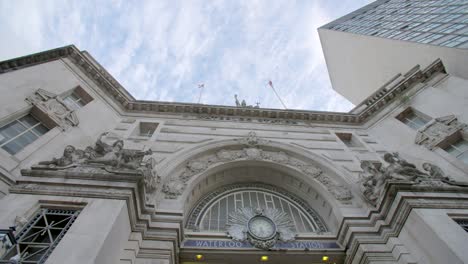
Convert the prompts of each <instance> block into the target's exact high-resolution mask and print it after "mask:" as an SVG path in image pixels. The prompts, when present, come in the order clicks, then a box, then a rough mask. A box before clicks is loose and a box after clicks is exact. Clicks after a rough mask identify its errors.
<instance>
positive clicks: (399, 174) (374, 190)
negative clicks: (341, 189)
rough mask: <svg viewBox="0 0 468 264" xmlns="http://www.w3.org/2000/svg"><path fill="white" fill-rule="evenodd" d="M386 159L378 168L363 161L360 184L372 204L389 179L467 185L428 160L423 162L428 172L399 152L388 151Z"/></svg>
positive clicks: (421, 184) (428, 184) (375, 203)
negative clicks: (405, 158)
mask: <svg viewBox="0 0 468 264" xmlns="http://www.w3.org/2000/svg"><path fill="white" fill-rule="evenodd" d="M384 160H385V161H386V162H388V163H389V165H388V166H387V167H385V168H384V167H382V168H377V167H376V166H375V165H374V164H373V163H372V162H370V161H361V168H362V170H363V172H362V173H361V175H360V178H361V179H360V181H359V184H360V188H361V191H362V194H363V196H364V198H365V199H366V200H367V201H368V202H369V203H370V204H372V205H377V203H378V200H379V199H380V198H381V197H382V193H383V189H384V188H385V183H386V182H387V181H406V182H410V183H412V184H414V185H418V186H425V187H427V186H429V187H437V186H439V187H440V186H447V185H458V186H466V184H465V183H461V182H454V181H453V180H451V179H450V178H449V177H447V176H446V175H445V173H444V172H443V171H442V169H441V168H440V167H438V166H436V165H434V164H431V163H428V162H426V163H423V164H422V167H423V169H424V170H425V171H427V172H428V174H427V173H424V172H422V171H420V170H419V169H418V168H417V167H416V166H415V165H414V164H412V163H409V162H407V161H406V160H404V159H402V158H400V156H399V154H398V153H386V154H385V155H384Z"/></svg>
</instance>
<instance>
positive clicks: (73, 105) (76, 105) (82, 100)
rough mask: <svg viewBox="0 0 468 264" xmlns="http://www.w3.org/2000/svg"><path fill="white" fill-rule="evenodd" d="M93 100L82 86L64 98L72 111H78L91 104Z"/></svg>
mask: <svg viewBox="0 0 468 264" xmlns="http://www.w3.org/2000/svg"><path fill="white" fill-rule="evenodd" d="M92 100H93V98H92V97H91V96H90V95H89V94H88V93H87V92H86V91H85V90H84V89H83V88H81V87H80V86H78V87H76V88H75V89H73V91H72V92H71V93H70V94H68V95H66V96H65V97H64V98H63V102H64V103H65V104H66V105H67V106H68V107H69V108H70V109H71V110H78V109H80V108H81V107H83V106H85V105H86V104H88V103H89V102H91V101H92Z"/></svg>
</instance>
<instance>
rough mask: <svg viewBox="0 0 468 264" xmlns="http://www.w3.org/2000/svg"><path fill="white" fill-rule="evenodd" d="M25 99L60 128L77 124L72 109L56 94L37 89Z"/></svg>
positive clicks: (76, 118)
mask: <svg viewBox="0 0 468 264" xmlns="http://www.w3.org/2000/svg"><path fill="white" fill-rule="evenodd" d="M26 101H27V102H28V103H30V104H31V105H33V106H35V107H37V108H38V109H39V111H41V112H42V113H44V114H45V115H47V116H48V117H49V118H50V119H51V120H52V121H53V122H54V123H56V124H57V125H58V126H60V127H61V128H62V130H66V129H67V128H69V127H70V126H77V125H78V124H79V120H78V117H77V116H76V114H75V112H74V111H73V109H70V108H69V107H68V106H67V105H66V104H65V103H64V102H63V100H62V99H61V98H60V96H58V95H57V94H54V93H51V92H48V91H46V90H43V89H38V90H36V92H34V94H33V95H32V96H29V97H27V98H26Z"/></svg>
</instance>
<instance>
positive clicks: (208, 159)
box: [162, 132, 353, 202]
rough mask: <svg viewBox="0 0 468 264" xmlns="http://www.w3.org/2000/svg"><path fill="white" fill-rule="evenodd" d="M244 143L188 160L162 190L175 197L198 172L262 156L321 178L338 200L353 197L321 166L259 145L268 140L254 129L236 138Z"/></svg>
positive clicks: (346, 199)
mask: <svg viewBox="0 0 468 264" xmlns="http://www.w3.org/2000/svg"><path fill="white" fill-rule="evenodd" d="M236 141H237V142H239V143H240V144H242V145H244V146H245V147H244V148H242V149H238V150H233V149H221V150H218V151H216V152H215V153H213V154H210V155H208V156H205V157H201V158H198V159H194V160H191V161H189V162H187V164H186V166H185V168H184V170H183V172H182V174H181V175H180V176H179V177H175V178H170V179H168V181H167V182H166V183H165V184H164V186H163V189H162V191H163V193H165V197H166V198H167V199H175V198H177V196H179V195H180V194H182V192H183V190H184V189H185V187H186V184H187V182H188V181H189V180H190V179H191V178H192V177H193V176H195V175H197V174H199V173H201V172H204V171H206V170H207V169H208V168H210V167H212V166H213V165H217V164H222V163H226V162H230V161H237V160H262V161H269V162H274V163H277V164H282V165H285V166H290V167H293V168H296V169H298V170H300V171H302V172H303V173H305V174H307V175H309V176H310V177H311V178H313V179H315V180H317V181H318V182H320V183H321V184H322V185H323V186H325V188H326V189H327V190H328V191H329V192H330V193H331V194H332V195H333V196H334V197H335V198H336V199H337V200H339V201H342V202H346V201H348V200H350V199H352V197H353V196H352V193H351V191H350V190H349V189H348V188H346V187H345V186H342V185H340V184H338V183H337V182H336V181H334V180H333V179H331V178H330V177H329V176H327V175H325V174H324V173H323V172H322V170H320V169H319V168H317V167H315V166H313V165H310V164H307V163H305V162H303V161H301V160H299V159H296V158H293V157H290V156H289V155H288V154H287V153H285V152H283V151H266V150H263V149H261V147H260V145H266V144H268V142H269V141H267V140H264V139H261V138H259V137H258V136H257V135H256V134H255V133H254V132H250V133H249V134H248V135H247V136H246V137H244V138H240V139H237V140H236Z"/></svg>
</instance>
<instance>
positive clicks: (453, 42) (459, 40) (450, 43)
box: [440, 36, 468, 48]
mask: <svg viewBox="0 0 468 264" xmlns="http://www.w3.org/2000/svg"><path fill="white" fill-rule="evenodd" d="M467 41H468V36H458V37H454V38H452V39H449V40H447V41H445V42H442V43H441V44H440V45H441V46H445V47H451V48H453V47H457V46H460V45H461V44H463V43H465V42H467Z"/></svg>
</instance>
